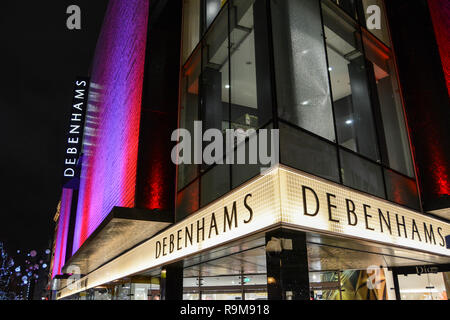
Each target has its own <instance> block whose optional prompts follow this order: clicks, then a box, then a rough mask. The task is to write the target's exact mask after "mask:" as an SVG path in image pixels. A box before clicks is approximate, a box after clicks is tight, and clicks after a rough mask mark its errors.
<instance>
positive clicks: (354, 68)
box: [323, 5, 380, 161]
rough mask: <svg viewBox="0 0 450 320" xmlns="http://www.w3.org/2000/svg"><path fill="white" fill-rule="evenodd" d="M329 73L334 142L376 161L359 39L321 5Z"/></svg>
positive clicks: (374, 138) (369, 101)
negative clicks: (333, 118)
mask: <svg viewBox="0 0 450 320" xmlns="http://www.w3.org/2000/svg"><path fill="white" fill-rule="evenodd" d="M323 12H324V23H325V26H324V29H325V37H326V47H327V53H328V63H329V69H328V71H329V74H330V80H331V88H332V94H333V102H334V110H335V116H336V127H337V131H338V142H339V144H340V145H342V146H344V147H346V148H348V149H350V150H352V151H355V152H357V153H361V154H362V155H364V156H366V157H369V158H371V159H373V160H376V161H378V160H380V157H379V153H378V147H377V136H376V131H375V123H374V118H373V111H372V103H371V100H370V91H369V83H368V78H367V70H366V67H365V63H366V60H365V57H364V56H363V54H362V47H361V36H360V34H359V32H357V30H356V28H355V26H354V25H353V24H352V23H351V22H349V21H345V19H344V18H343V17H341V16H339V15H338V14H337V13H335V12H333V11H332V10H331V9H330V8H329V7H327V6H325V5H323Z"/></svg>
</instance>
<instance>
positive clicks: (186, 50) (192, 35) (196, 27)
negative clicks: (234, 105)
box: [182, 0, 201, 63]
mask: <svg viewBox="0 0 450 320" xmlns="http://www.w3.org/2000/svg"><path fill="white" fill-rule="evenodd" d="M200 1H201V0H183V50H182V62H183V63H184V62H185V61H186V60H187V58H189V56H190V55H191V53H192V51H194V48H195V47H196V46H197V44H198V42H199V41H200Z"/></svg>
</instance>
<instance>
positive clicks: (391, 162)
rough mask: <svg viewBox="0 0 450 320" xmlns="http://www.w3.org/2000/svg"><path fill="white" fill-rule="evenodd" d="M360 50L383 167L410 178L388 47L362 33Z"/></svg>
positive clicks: (407, 146)
mask: <svg viewBox="0 0 450 320" xmlns="http://www.w3.org/2000/svg"><path fill="white" fill-rule="evenodd" d="M363 40H364V49H365V52H366V57H367V59H368V60H369V61H370V64H369V67H370V69H372V70H370V71H371V73H372V77H373V78H374V79H373V82H374V84H375V88H374V91H376V92H374V93H375V94H376V95H378V102H379V107H380V113H381V119H380V122H382V123H381V126H382V128H383V132H381V134H380V144H382V148H384V149H385V150H386V151H385V152H386V159H384V162H385V164H386V165H387V166H389V167H390V168H392V169H395V170H397V171H399V172H401V173H403V174H406V175H408V176H410V177H413V176H414V169H413V164H412V158H411V150H410V144H409V139H408V132H407V130H406V124H405V117H404V111H403V104H402V100H401V96H400V88H399V85H398V80H397V77H396V71H395V65H394V59H393V57H392V53H391V51H390V50H389V48H388V47H386V46H384V45H383V44H382V43H381V42H380V41H378V40H377V39H376V38H375V37H373V36H372V35H371V34H369V33H367V32H365V33H364V37H363Z"/></svg>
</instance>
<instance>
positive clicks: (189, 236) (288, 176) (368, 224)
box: [62, 166, 450, 297]
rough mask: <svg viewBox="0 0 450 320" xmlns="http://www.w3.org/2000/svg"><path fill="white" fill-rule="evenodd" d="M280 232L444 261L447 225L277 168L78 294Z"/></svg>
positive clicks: (108, 269)
mask: <svg viewBox="0 0 450 320" xmlns="http://www.w3.org/2000/svg"><path fill="white" fill-rule="evenodd" d="M280 226H284V227H288V228H292V229H297V230H301V231H306V232H315V233H324V234H328V235H334V236H340V237H345V238H352V239H362V240H365V241H372V242H376V243H379V244H381V245H385V246H389V247H393V248H404V249H409V250H414V251H417V250H418V251H421V252H426V253H430V254H438V255H441V256H447V257H450V250H448V249H447V248H446V241H445V237H446V236H447V235H449V234H450V224H449V223H446V222H444V221H440V220H437V219H434V218H431V217H429V216H426V215H423V214H420V213H418V212H415V211H412V210H409V209H407V208H404V207H401V206H398V205H395V204H393V203H391V202H388V201H385V200H382V199H379V198H375V197H371V196H369V195H367V194H363V193H361V192H357V191H354V190H351V189H348V188H345V187H342V186H340V185H337V184H335V183H331V182H328V181H324V180H321V179H319V178H317V177H314V176H310V175H307V174H305V173H302V172H299V171H295V170H293V169H290V168H286V167H282V166H281V167H276V168H274V169H273V170H271V171H269V172H268V173H267V174H265V175H264V176H260V177H257V178H255V179H254V180H252V181H251V182H249V183H247V184H246V185H244V186H242V187H240V188H238V189H236V190H234V191H233V192H231V193H230V194H228V195H226V196H225V197H223V198H221V199H219V200H217V201H216V202H214V203H212V204H210V205H208V206H207V207H205V208H203V209H201V210H199V211H198V212H196V213H195V214H192V215H191V216H189V217H187V218H186V219H185V220H183V221H181V222H179V223H177V224H176V225H174V226H172V227H170V228H169V229H167V230H165V231H163V232H161V233H160V234H158V235H157V236H155V237H153V238H152V239H150V240H148V241H146V242H144V243H143V244H141V245H139V246H137V247H136V248H133V249H132V250H129V251H128V252H126V253H125V254H123V255H122V256H120V257H119V258H117V259H115V260H113V261H111V262H109V263H106V264H105V265H104V266H103V267H101V268H99V269H97V270H95V271H94V272H92V273H91V274H89V275H88V276H87V277H86V278H84V279H81V280H80V283H81V284H82V283H84V282H83V280H86V279H88V280H89V281H88V283H89V287H86V286H84V287H83V285H81V289H78V292H80V291H83V290H86V289H89V288H92V287H95V286H98V285H102V284H105V283H108V282H111V281H114V280H117V279H120V278H122V277H126V276H129V275H132V274H136V273H139V272H142V271H145V270H148V269H152V268H155V267H160V266H164V265H166V264H169V263H171V262H173V261H176V260H178V259H183V258H185V257H188V256H191V255H194V254H197V253H199V252H202V251H205V250H208V249H212V248H214V247H218V246H221V245H224V244H226V243H230V242H232V241H236V240H237V239H241V238H244V237H248V236H249V235H252V234H259V233H261V232H262V231H265V230H269V229H271V228H277V227H280ZM105 262H106V261H105ZM74 293H76V292H73V291H72V292H69V291H68V289H64V290H63V291H62V297H64V296H68V295H72V294H74Z"/></svg>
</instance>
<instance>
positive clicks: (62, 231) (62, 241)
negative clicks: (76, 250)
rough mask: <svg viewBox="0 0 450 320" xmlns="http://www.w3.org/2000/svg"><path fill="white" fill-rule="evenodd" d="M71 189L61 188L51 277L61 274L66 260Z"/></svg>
mask: <svg viewBox="0 0 450 320" xmlns="http://www.w3.org/2000/svg"><path fill="white" fill-rule="evenodd" d="M72 194H73V191H72V190H71V189H63V192H62V196H61V207H60V211H59V221H58V230H57V233H56V241H55V252H54V253H55V256H54V259H53V270H52V279H53V278H54V277H55V276H57V275H59V274H61V268H62V267H63V266H64V263H65V262H66V247H67V234H68V232H69V222H70V209H71V204H72Z"/></svg>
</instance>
